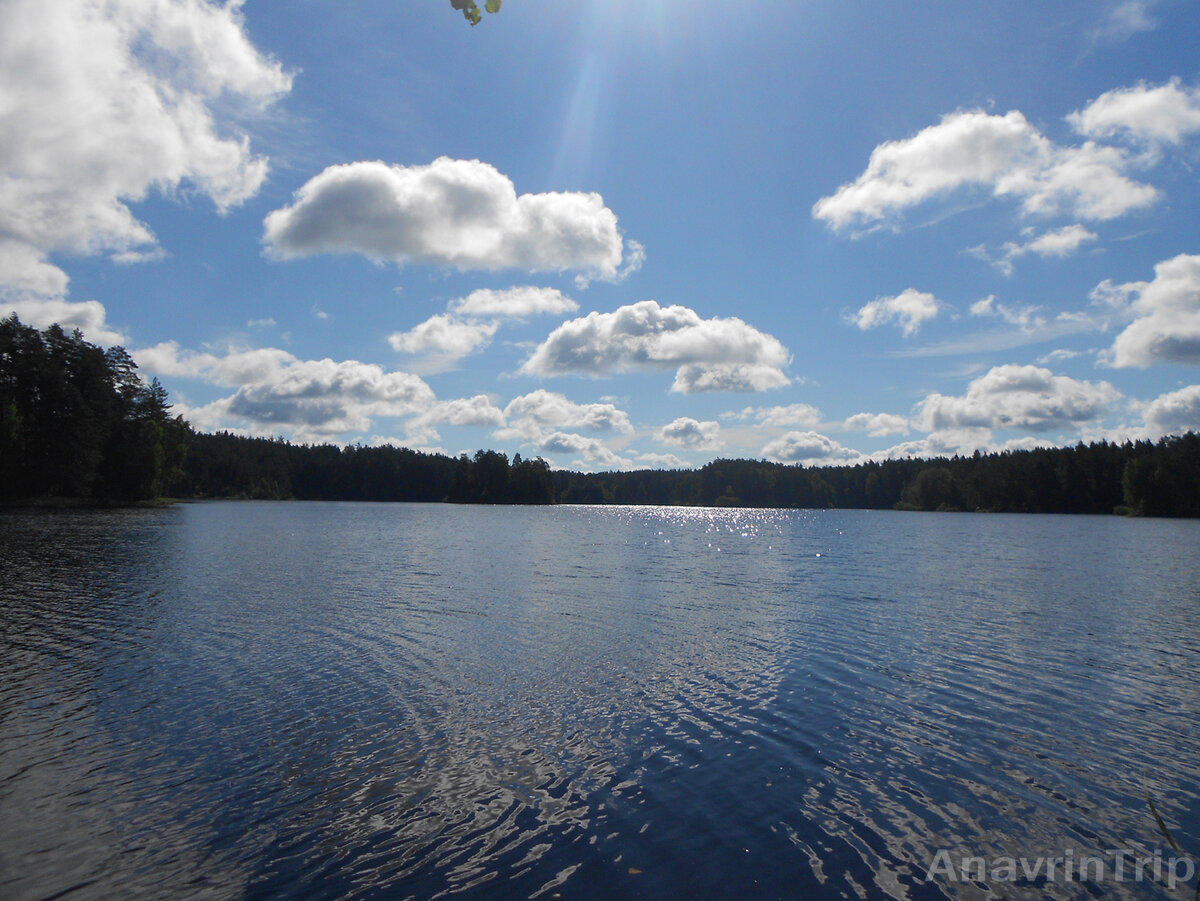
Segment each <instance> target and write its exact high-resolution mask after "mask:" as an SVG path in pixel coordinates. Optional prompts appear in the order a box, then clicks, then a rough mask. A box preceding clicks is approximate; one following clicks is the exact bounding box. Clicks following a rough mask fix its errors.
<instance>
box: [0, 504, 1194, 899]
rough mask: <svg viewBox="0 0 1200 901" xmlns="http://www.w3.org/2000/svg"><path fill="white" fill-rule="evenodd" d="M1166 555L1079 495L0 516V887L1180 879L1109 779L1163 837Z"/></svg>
mask: <svg viewBox="0 0 1200 901" xmlns="http://www.w3.org/2000/svg"><path fill="white" fill-rule="evenodd" d="M1198 549H1200V522H1197V521H1168V520H1149V519H1147V520H1128V519H1120V518H1115V517H1114V518H1106V517H1060V516H1017V515H979V514H921V513H896V512H890V511H889V512H872V511H805V510H787V511H784V510H726V509H721V510H717V509H690V508H688V509H681V508H661V507H656V508H636V507H544V508H523V507H508V508H502V507H497V508H489V507H456V506H449V505H420V504H395V505H374V504H318V503H269V502H240V503H239V502H213V503H202V504H188V505H181V506H177V507H172V508H166V509H158V510H125V511H70V512H49V511H0V616H2V620H0V621H2V622H3V635H2V636H0V836H2V837H3V840H2V841H0V897H3V898H5V899H35V898H57V897H69V898H112V897H122V898H151V897H153V898H164V897H188V898H217V899H219V898H306V899H307V898H376V897H378V898H406V897H411V898H432V897H438V896H444V895H454V896H456V897H467V898H535V897H536V898H748V899H753V898H795V899H804V898H905V897H912V898H947V897H949V898H984V897H1013V898H1029V897H1062V898H1087V897H1100V896H1103V897H1130V898H1142V897H1162V898H1189V899H1190V898H1191V897H1192V892H1193V891H1194V888H1193V886H1194V881H1193V884H1192V885H1190V886H1187V887H1184V886H1182V885H1177V886H1176V887H1175V888H1174V889H1173V890H1172V889H1171V888H1169V887H1168V882H1169V877H1174V876H1177V877H1179V881H1182V877H1183V876H1184V875H1185V873H1184V864H1185V863H1190V859H1189V858H1187V857H1186V855H1181V854H1177V853H1176V852H1175V851H1174V850H1172V849H1171V847H1170V845H1169V844H1168V843H1167V841H1166V839H1165V838H1164V837H1163V836H1162V834H1161V833H1160V831H1159V829H1158V826H1157V825H1156V823H1155V818H1154V815H1153V813H1152V812H1151V810H1150V808H1149V805H1148V803H1147V792H1149V793H1150V795H1151V797H1152V798H1153V799H1154V801H1155V805H1156V808H1157V810H1158V812H1159V813H1160V814H1161V815H1162V817H1163V819H1164V821H1165V823H1166V824H1167V826H1168V828H1169V829H1170V831H1171V832H1172V835H1173V837H1174V838H1175V840H1176V841H1177V842H1178V844H1179V845H1180V846H1181V849H1182V851H1183V852H1187V853H1190V854H1194V855H1197V856H1200V554H1198V553H1197V550H1198ZM1117 852H1120V853H1117ZM1155 852H1159V853H1158V856H1157V858H1156V857H1155V856H1154V855H1155ZM972 858H977V860H976V861H975V862H972V861H971V859H972ZM1088 858H1091V861H1092V862H1091V863H1090V864H1088V866H1090V867H1091V869H1090V870H1087V871H1086V872H1084V877H1085V878H1082V879H1081V878H1075V877H1079V876H1080V872H1081V870H1080V862H1081V861H1084V860H1087V859H1088ZM1135 858H1145V859H1148V860H1147V862H1146V863H1145V864H1144V865H1143V866H1142V869H1141V871H1140V872H1139V875H1140V876H1141V877H1142V878H1141V879H1140V881H1138V880H1136V879H1135V878H1134V875H1135V871H1134V861H1135ZM1155 860H1157V861H1158V863H1159V877H1160V878H1159V882H1158V883H1155V882H1154V881H1153V872H1152V870H1153V866H1154V861H1155ZM1118 864H1121V867H1122V869H1121V871H1120V877H1119V878H1118ZM964 866H965V867H966V872H965V873H964V872H963V869H962V868H963V867H964ZM980 867H982V868H983V872H979V871H978V869H979V868H980ZM1171 867H1174V869H1173V870H1172V869H1171ZM926 877H929V878H928V879H927V878H926ZM978 877H982V878H978ZM989 892H991V894H990V895H989Z"/></svg>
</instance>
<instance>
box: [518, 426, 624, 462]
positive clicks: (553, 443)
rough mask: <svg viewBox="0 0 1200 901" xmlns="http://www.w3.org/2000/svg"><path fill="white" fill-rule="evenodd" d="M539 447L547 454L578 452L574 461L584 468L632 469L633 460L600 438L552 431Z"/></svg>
mask: <svg viewBox="0 0 1200 901" xmlns="http://www.w3.org/2000/svg"><path fill="white" fill-rule="evenodd" d="M538 449H539V450H540V451H542V452H543V453H547V454H577V455H578V457H577V458H576V459H575V460H574V461H573V462H574V464H575V465H576V466H579V467H580V468H582V469H590V468H594V467H599V468H603V469H630V468H632V467H633V461H632V460H629V459H627V458H625V457H622V456H620V455H618V454H617V453H615V452H614V451H613V450H611V449H610V448H609V447H607V446H606V445H605V444H604V442H603V441H601V440H600V439H599V438H589V437H587V436H585V435H573V434H570V433H568V432H552V433H550V434H549V435H546V436H545V437H543V438H542V439H541V441H540V442H539V443H538Z"/></svg>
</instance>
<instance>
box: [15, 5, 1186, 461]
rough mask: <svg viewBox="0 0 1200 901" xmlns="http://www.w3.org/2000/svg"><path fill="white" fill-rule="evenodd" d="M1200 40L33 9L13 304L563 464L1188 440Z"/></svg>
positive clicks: (692, 13)
mask: <svg viewBox="0 0 1200 901" xmlns="http://www.w3.org/2000/svg"><path fill="white" fill-rule="evenodd" d="M1197 46H1200V9H1198V8H1197V7H1196V5H1195V4H1192V3H1187V2H1182V0H1179V2H1171V0H1161V2H1151V0H1141V2H1139V0H1112V2H1107V0H1087V2H1074V0H1063V2H1058V3H1053V4H1045V3H1024V2H1005V3H988V4H964V3H950V2H922V3H916V4H880V3H845V2H840V3H832V2H828V3H827V2H807V3H788V4H783V3H768V2H757V0H743V2H739V3H715V2H706V3H696V2H691V3H685V2H682V0H636V2H635V0H609V2H575V3H561V2H552V0H509V2H508V3H507V4H505V6H504V8H503V10H502V11H501V12H500V13H499V14H497V15H491V16H485V17H484V20H483V22H482V23H481V24H480V25H479V26H477V27H475V28H471V27H469V26H468V25H467V23H466V22H465V21H463V20H462V19H461V17H459V15H458V14H457V13H455V12H454V11H453V10H452V9H450V7H449V4H448V3H445V2H443V0H419V2H417V0H406V2H396V0H389V2H384V0H337V2H334V0H291V2H289V3H286V4H283V3H266V2H261V0H247V2H245V3H231V4H212V3H207V2H203V0H110V2H107V3H99V2H94V0H62V2H57V3H54V4H46V3H44V2H33V0H7V2H5V3H4V5H3V6H2V7H0V310H4V311H15V312H17V313H18V314H19V315H20V316H21V318H22V319H23V320H24V321H27V322H30V323H32V324H35V325H45V324H48V323H49V322H52V321H60V322H63V323H65V324H68V325H75V326H78V327H81V328H82V329H83V330H84V333H85V335H86V336H87V337H88V338H89V339H91V340H93V341H97V342H99V343H104V344H111V343H118V342H119V343H121V344H123V345H124V346H126V347H127V348H128V349H129V350H130V351H131V353H133V354H134V357H135V359H136V360H137V361H138V363H139V365H140V366H141V368H142V370H143V371H144V372H145V373H146V374H147V375H157V376H158V377H159V378H160V380H161V381H162V382H163V384H164V385H166V387H167V388H168V389H169V390H170V392H171V395H172V397H173V399H174V400H175V401H176V404H177V406H176V409H177V410H178V411H179V412H182V413H184V414H185V415H186V416H187V417H188V418H189V419H190V420H191V421H192V422H193V423H194V424H195V425H196V426H197V427H199V428H203V429H210V430H211V429H219V428H228V429H231V430H235V431H240V432H244V433H247V434H258V435H280V436H283V437H287V438H290V439H293V440H298V441H304V442H322V441H330V442H338V443H344V442H363V443H368V444H369V443H379V442H391V443H396V444H405V445H408V446H411V447H417V448H423V449H431V450H440V451H445V452H448V453H452V454H457V453H459V452H460V451H468V452H473V451H474V450H475V449H478V448H496V449H499V450H502V451H505V452H507V453H509V454H510V455H511V454H513V453H515V452H519V453H521V454H522V455H524V456H533V455H541V456H543V457H545V458H546V459H548V460H550V461H551V462H552V463H553V464H554V465H556V466H562V467H571V468H583V469H608V468H642V467H659V466H681V465H698V464H702V463H704V462H706V461H708V460H711V459H713V458H715V457H751V458H768V459H774V460H779V461H783V462H798V463H804V464H822V463H842V462H854V461H857V460H862V459H865V458H866V457H869V456H875V457H886V456H898V455H908V454H914V455H934V454H943V453H945V454H949V453H955V452H963V453H970V452H971V451H973V450H975V449H976V448H980V449H984V450H988V449H999V448H1006V447H1029V446H1034V445H1038V444H1049V445H1057V444H1066V443H1074V442H1075V441H1077V440H1080V439H1082V440H1097V439H1100V438H1109V439H1113V440H1124V439H1126V438H1141V437H1148V438H1157V437H1159V436H1161V435H1163V434H1168V433H1178V432H1181V431H1184V430H1187V429H1191V428H1200V385H1198V384H1197V382H1200V378H1198V374H1197V364H1200V234H1198V231H1200V230H1198V228H1197V225H1198V219H1197V211H1198V210H1200V203H1198V201H1200V67H1198V66H1197V62H1196V60H1197V56H1196V53H1195V48H1196V47H1197Z"/></svg>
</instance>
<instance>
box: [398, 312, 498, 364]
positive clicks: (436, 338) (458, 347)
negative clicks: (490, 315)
mask: <svg viewBox="0 0 1200 901" xmlns="http://www.w3.org/2000/svg"><path fill="white" fill-rule="evenodd" d="M498 327H499V324H498V323H496V322H480V321H477V320H466V319H459V318H457V317H455V316H452V315H450V314H448V313H438V314H437V315H436V316H431V317H429V318H428V319H426V320H425V321H424V322H422V323H420V324H419V325H417V326H415V327H413V328H412V329H410V330H409V331H407V332H395V333H394V334H392V335H389V336H388V343H389V344H391V345H392V347H394V348H395V349H396V350H398V351H401V352H402V353H409V354H435V355H439V356H442V357H448V358H451V359H458V358H459V357H465V356H466V355H467V354H470V353H473V352H474V351H476V350H479V349H480V348H482V347H486V346H487V344H488V343H489V342H490V341H491V340H492V336H493V335H495V334H496V329H497V328H498Z"/></svg>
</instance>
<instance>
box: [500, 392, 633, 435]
mask: <svg viewBox="0 0 1200 901" xmlns="http://www.w3.org/2000/svg"><path fill="white" fill-rule="evenodd" d="M504 415H505V417H506V418H507V419H508V421H509V426H508V427H507V428H506V429H504V430H502V431H499V432H497V433H496V437H497V438H501V439H506V438H519V439H521V440H523V441H533V442H537V441H540V440H542V439H543V438H544V437H545V436H546V435H547V434H549V433H551V432H555V431H558V430H560V429H584V430H586V431H589V432H619V433H621V434H625V435H630V434H633V423H631V422H630V421H629V414H628V413H626V412H625V411H624V410H620V409H618V408H617V407H616V406H615V405H613V404H610V403H599V404H577V403H575V402H574V401H572V400H568V399H567V398H566V397H565V396H564V395H562V394H556V393H555V392H553V391H547V390H545V389H544V388H538V389H537V390H536V391H531V392H530V393H529V394H523V395H521V396H520V397H514V398H513V399H512V400H511V401H509V403H508V406H507V407H505V408H504Z"/></svg>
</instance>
